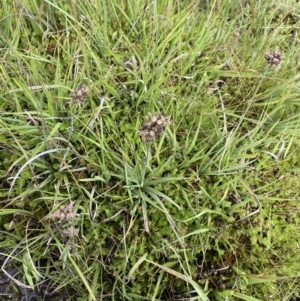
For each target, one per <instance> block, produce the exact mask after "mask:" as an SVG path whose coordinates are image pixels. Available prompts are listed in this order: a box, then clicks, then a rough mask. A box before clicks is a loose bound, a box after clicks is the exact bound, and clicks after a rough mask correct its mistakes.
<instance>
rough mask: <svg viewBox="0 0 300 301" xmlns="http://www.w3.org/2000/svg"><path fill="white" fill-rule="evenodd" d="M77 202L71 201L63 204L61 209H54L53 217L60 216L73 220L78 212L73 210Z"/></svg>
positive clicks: (62, 218) (59, 217)
mask: <svg viewBox="0 0 300 301" xmlns="http://www.w3.org/2000/svg"><path fill="white" fill-rule="evenodd" d="M74 204H75V202H74V201H71V202H70V204H68V205H65V206H61V207H60V208H59V209H57V210H56V211H54V212H53V213H52V214H51V215H50V217H51V218H58V219H60V220H71V219H73V218H74V217H75V216H76V214H75V212H74V211H73V207H74Z"/></svg>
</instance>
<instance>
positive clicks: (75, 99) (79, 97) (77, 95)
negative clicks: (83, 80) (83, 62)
mask: <svg viewBox="0 0 300 301" xmlns="http://www.w3.org/2000/svg"><path fill="white" fill-rule="evenodd" d="M88 93H89V87H88V86H87V85H85V84H83V85H82V86H81V87H80V88H77V89H76V90H75V91H74V92H73V93H72V97H71V99H70V101H69V103H81V102H83V101H84V100H85V99H86V96H87V94H88Z"/></svg>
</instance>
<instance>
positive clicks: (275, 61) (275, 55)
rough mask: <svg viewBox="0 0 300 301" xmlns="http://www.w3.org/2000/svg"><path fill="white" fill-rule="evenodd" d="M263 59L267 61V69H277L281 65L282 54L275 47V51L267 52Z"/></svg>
mask: <svg viewBox="0 0 300 301" xmlns="http://www.w3.org/2000/svg"><path fill="white" fill-rule="evenodd" d="M265 59H266V60H267V62H268V65H269V67H274V68H275V69H279V67H280V65H281V63H282V53H281V52H280V51H279V50H278V48H277V47H276V49H275V50H274V51H273V52H269V51H268V52H267V53H266V54H265Z"/></svg>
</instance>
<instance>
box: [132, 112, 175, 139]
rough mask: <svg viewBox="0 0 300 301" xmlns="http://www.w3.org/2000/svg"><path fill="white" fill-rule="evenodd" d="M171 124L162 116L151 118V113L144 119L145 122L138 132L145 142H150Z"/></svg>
mask: <svg viewBox="0 0 300 301" xmlns="http://www.w3.org/2000/svg"><path fill="white" fill-rule="evenodd" d="M169 124H171V122H170V120H169V119H166V118H165V117H164V116H163V115H162V114H158V115H157V116H153V115H152V114H151V113H149V114H148V116H147V117H146V122H145V123H144V124H143V126H142V127H141V129H140V130H139V131H138V133H139V135H140V136H142V137H143V138H144V139H145V141H146V142H150V141H152V140H153V139H154V138H155V137H158V136H159V135H160V134H161V133H162V132H163V131H164V129H165V126H166V125H169Z"/></svg>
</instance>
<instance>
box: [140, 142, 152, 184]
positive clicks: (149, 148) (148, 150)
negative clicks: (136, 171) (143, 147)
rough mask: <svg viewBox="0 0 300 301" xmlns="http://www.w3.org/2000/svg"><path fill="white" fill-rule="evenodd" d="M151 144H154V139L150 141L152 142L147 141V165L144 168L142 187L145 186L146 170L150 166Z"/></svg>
mask: <svg viewBox="0 0 300 301" xmlns="http://www.w3.org/2000/svg"><path fill="white" fill-rule="evenodd" d="M151 145H152V141H150V142H148V143H147V155H146V161H145V165H144V168H143V170H142V181H141V187H143V186H144V180H145V176H146V170H147V166H148V163H149V159H150V153H151Z"/></svg>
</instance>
